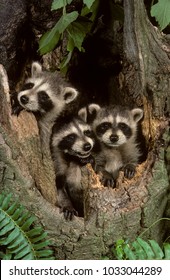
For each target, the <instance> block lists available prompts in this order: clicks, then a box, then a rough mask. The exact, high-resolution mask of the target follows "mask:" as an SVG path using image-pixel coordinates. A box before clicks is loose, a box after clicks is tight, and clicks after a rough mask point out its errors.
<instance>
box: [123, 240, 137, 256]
mask: <svg viewBox="0 0 170 280" xmlns="http://www.w3.org/2000/svg"><path fill="white" fill-rule="evenodd" d="M124 252H125V254H126V257H127V259H128V260H136V256H135V254H134V253H133V252H132V250H131V248H130V246H129V244H125V245H124Z"/></svg>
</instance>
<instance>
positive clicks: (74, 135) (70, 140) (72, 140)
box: [67, 133, 76, 142]
mask: <svg viewBox="0 0 170 280" xmlns="http://www.w3.org/2000/svg"><path fill="white" fill-rule="evenodd" d="M75 139H76V134H74V133H72V134H70V135H68V136H67V141H69V142H74V141H75Z"/></svg>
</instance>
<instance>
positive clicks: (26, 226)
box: [21, 216, 36, 231]
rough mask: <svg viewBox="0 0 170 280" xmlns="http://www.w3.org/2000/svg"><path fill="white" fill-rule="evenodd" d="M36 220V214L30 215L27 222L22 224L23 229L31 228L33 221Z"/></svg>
mask: <svg viewBox="0 0 170 280" xmlns="http://www.w3.org/2000/svg"><path fill="white" fill-rule="evenodd" d="M35 220H36V218H35V217H34V216H31V217H29V218H28V219H27V220H26V222H25V223H24V224H23V225H22V226H21V229H22V230H23V231H26V230H27V229H29V227H30V225H32V223H33V222H34V221H35Z"/></svg>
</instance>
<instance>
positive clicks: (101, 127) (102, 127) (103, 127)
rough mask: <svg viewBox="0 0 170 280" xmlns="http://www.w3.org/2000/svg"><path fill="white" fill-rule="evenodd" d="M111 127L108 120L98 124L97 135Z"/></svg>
mask: <svg viewBox="0 0 170 280" xmlns="http://www.w3.org/2000/svg"><path fill="white" fill-rule="evenodd" d="M111 127H112V124H111V123H109V122H104V123H102V124H100V125H99V126H98V127H97V129H96V133H97V134H98V135H100V134H103V133H105V132H106V131H107V130H108V129H109V128H111Z"/></svg>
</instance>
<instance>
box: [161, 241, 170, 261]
mask: <svg viewBox="0 0 170 280" xmlns="http://www.w3.org/2000/svg"><path fill="white" fill-rule="evenodd" d="M163 248H164V252H165V258H164V259H165V260H170V244H169V243H164V246H163Z"/></svg>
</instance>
